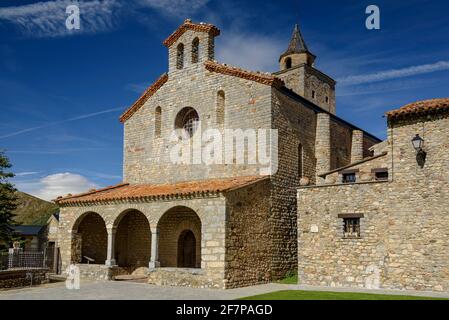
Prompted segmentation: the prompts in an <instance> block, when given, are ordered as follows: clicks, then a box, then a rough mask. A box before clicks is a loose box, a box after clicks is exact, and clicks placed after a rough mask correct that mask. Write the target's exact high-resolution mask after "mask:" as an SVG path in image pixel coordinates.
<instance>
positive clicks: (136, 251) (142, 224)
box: [114, 210, 151, 271]
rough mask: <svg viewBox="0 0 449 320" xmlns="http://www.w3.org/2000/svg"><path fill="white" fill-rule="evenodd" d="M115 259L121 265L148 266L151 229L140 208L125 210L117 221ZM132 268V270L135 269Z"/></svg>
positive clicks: (134, 267)
mask: <svg viewBox="0 0 449 320" xmlns="http://www.w3.org/2000/svg"><path fill="white" fill-rule="evenodd" d="M114 226H115V227H116V228H117V229H116V234H115V260H116V262H117V265H118V266H120V267H127V268H130V269H133V270H134V269H136V268H139V267H148V262H149V261H150V257H151V229H150V224H149V223H148V219H147V217H146V216H145V215H144V214H143V213H142V212H140V211H138V210H128V211H125V212H123V213H122V214H121V215H120V216H119V217H118V218H117V220H116V221H115V223H114ZM133 270H130V271H133Z"/></svg>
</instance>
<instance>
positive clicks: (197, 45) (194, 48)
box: [192, 38, 200, 63]
mask: <svg viewBox="0 0 449 320" xmlns="http://www.w3.org/2000/svg"><path fill="white" fill-rule="evenodd" d="M199 50H200V39H198V38H195V39H193V41H192V63H197V62H198V57H199Z"/></svg>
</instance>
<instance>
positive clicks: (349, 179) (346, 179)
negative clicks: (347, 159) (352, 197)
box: [342, 173, 357, 183]
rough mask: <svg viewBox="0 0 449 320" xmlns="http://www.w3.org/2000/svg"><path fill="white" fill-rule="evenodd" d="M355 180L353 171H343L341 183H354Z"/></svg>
mask: <svg viewBox="0 0 449 320" xmlns="http://www.w3.org/2000/svg"><path fill="white" fill-rule="evenodd" d="M356 180H357V179H356V176H355V173H343V179H342V182H343V183H355V182H356Z"/></svg>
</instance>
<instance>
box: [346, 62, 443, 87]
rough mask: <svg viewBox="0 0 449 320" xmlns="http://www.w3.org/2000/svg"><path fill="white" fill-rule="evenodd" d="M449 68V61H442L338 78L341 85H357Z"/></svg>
mask: <svg viewBox="0 0 449 320" xmlns="http://www.w3.org/2000/svg"><path fill="white" fill-rule="evenodd" d="M443 70H449V61H440V62H437V63H433V64H424V65H419V66H412V67H407V68H403V69H392V70H386V71H381V72H377V73H371V74H362V75H355V76H349V77H345V78H341V79H337V81H338V83H339V84H340V85H356V84H362V83H370V82H379V81H385V80H391V79H398V78H405V77H411V76H415V75H420V74H426V73H431V72H436V71H443Z"/></svg>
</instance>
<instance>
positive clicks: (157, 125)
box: [154, 107, 162, 138]
mask: <svg viewBox="0 0 449 320" xmlns="http://www.w3.org/2000/svg"><path fill="white" fill-rule="evenodd" d="M161 118H162V109H161V107H157V108H156V110H155V112H154V136H155V137H156V138H159V137H160V136H161V127H162V119H161Z"/></svg>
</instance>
